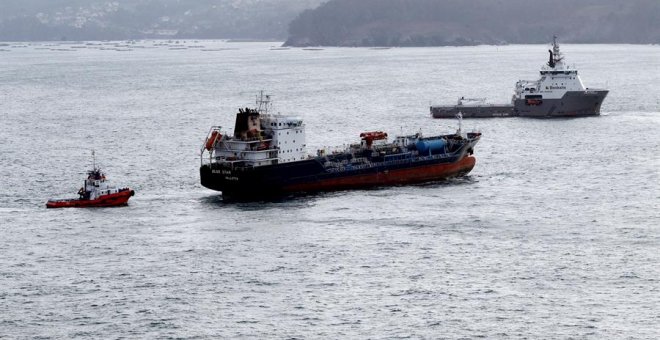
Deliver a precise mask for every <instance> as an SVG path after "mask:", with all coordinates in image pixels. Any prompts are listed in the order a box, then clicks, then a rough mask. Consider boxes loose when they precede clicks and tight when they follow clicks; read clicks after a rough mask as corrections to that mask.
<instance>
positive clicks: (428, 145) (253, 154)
mask: <svg viewBox="0 0 660 340" xmlns="http://www.w3.org/2000/svg"><path fill="white" fill-rule="evenodd" d="M269 107H270V97H269V96H263V95H261V96H258V99H257V107H256V108H255V109H251V108H245V109H239V112H238V113H237V115H236V123H235V127H234V131H233V133H231V134H228V133H227V132H225V131H224V130H223V129H222V128H221V127H219V126H214V127H212V128H211V129H210V131H209V133H208V134H207V136H206V138H205V140H204V144H203V145H202V148H201V166H200V176H201V184H202V185H203V186H205V187H207V188H209V189H213V190H217V191H221V192H222V195H223V197H225V198H239V199H245V198H247V199H250V198H261V197H268V196H277V195H282V194H287V193H311V192H321V191H333V190H345V189H355V188H367V187H374V186H385V185H399V184H411V183H421V182H427V181H434V180H440V179H444V178H449V177H454V176H460V175H464V174H467V173H468V172H470V171H471V170H472V168H473V167H474V164H475V158H474V157H473V156H471V155H472V153H473V151H474V146H475V145H476V143H477V142H478V141H479V139H480V138H481V133H478V132H470V133H464V132H462V129H461V128H459V130H458V131H457V132H456V133H453V134H447V135H437V136H431V137H424V136H423V135H422V134H421V133H415V134H411V135H404V136H398V137H395V138H394V140H393V141H389V140H388V138H389V137H388V134H387V133H385V132H382V131H370V132H363V133H362V134H360V140H359V142H357V143H353V144H350V145H349V146H348V147H346V148H344V149H339V150H336V151H327V150H317V152H316V155H307V153H306V140H305V125H304V123H303V121H302V119H301V118H299V117H295V116H285V115H280V114H270V113H269V112H268V108H269Z"/></svg>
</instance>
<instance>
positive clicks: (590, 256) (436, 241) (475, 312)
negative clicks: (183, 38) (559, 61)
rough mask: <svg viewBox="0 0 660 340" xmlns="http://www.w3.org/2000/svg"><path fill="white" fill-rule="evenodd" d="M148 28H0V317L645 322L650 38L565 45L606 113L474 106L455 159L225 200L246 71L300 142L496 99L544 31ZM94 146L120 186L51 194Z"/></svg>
mask: <svg viewBox="0 0 660 340" xmlns="http://www.w3.org/2000/svg"><path fill="white" fill-rule="evenodd" d="M98 44H101V43H98ZM160 44H163V42H138V43H136V44H134V45H131V46H130V47H122V46H120V47H117V46H113V45H111V44H110V43H105V45H97V43H94V44H93V45H84V44H78V45H70V44H45V43H44V44H13V43H9V44H7V45H8V46H5V47H0V49H2V50H5V51H2V52H0V122H1V124H0V155H1V157H0V189H1V190H0V338H7V339H14V338H19V339H20V338H41V339H114V338H177V339H179V338H182V339H188V338H190V339H215V338H257V339H263V338H282V339H294V338H308V339H319V338H332V339H337V338H342V339H343V338H374V339H380V338H413V339H418V338H428V339H436V338H447V339H459V338H465V339H467V338H489V339H492V338H530V339H539V338H559V339H567V338H575V339H656V338H658V336H659V334H660V133H659V131H660V85H659V84H660V46H634V45H563V46H562V50H563V52H564V53H565V55H566V58H567V61H568V62H569V64H575V65H576V66H577V67H578V68H579V70H580V75H581V77H582V79H583V81H584V82H585V84H586V85H587V86H588V87H589V86H590V87H599V86H600V87H604V86H607V87H608V88H609V89H610V91H611V92H610V94H609V96H608V97H607V99H606V100H605V102H604V104H603V107H602V110H603V112H602V113H603V115H602V116H600V117H592V118H581V119H556V120H534V119H524V118H505V119H483V120H466V121H465V127H466V128H467V129H469V130H471V129H478V130H480V131H481V132H482V133H483V138H482V141H481V142H480V144H479V145H477V148H476V150H475V156H476V157H477V165H476V167H475V168H474V170H473V171H472V173H471V174H470V175H469V176H468V177H466V178H463V179H456V180H451V181H447V182H442V183H434V184H427V185H419V186H402V187H393V188H381V189H374V190H363V191H347V192H335V193H328V194H319V195H313V196H305V197H296V198H292V199H288V200H282V201H277V202H255V203H238V204H236V203H233V204H232V203H224V202H222V200H221V199H220V196H219V193H217V192H213V191H210V190H207V189H205V188H203V187H201V186H200V184H199V174H198V167H199V162H200V160H199V149H200V147H201V145H202V142H203V139H204V137H205V135H206V133H207V131H208V129H209V127H210V126H211V125H223V126H226V127H227V128H228V129H229V130H231V129H232V128H233V119H234V114H235V112H236V109H237V108H238V107H245V106H251V105H252V104H253V102H254V96H255V94H256V93H257V92H258V91H259V90H265V91H266V92H268V93H270V94H272V95H273V96H274V97H273V98H274V100H275V105H274V109H275V111H278V112H282V113H286V114H295V115H299V116H301V117H303V118H304V120H305V122H306V124H307V145H308V148H309V149H308V151H309V152H310V153H313V152H314V150H316V149H317V148H319V147H323V146H333V145H341V144H343V143H349V142H353V141H355V140H357V138H358V134H359V132H361V131H365V130H385V131H389V132H390V134H397V133H399V132H401V131H403V132H411V131H412V132H415V131H418V130H419V129H422V130H423V131H424V132H428V133H438V132H450V131H453V130H454V129H455V128H456V123H455V122H454V121H451V120H433V119H431V118H430V116H429V113H428V106H429V103H454V102H455V101H456V99H457V98H458V97H460V96H469V97H487V98H489V99H490V100H491V101H493V102H506V101H508V100H509V99H510V96H511V94H512V92H513V86H514V83H515V82H516V81H517V80H518V79H521V78H523V79H525V78H527V79H536V78H537V75H538V69H539V68H540V66H541V65H542V64H543V63H544V62H545V61H546V60H545V59H546V57H547V51H546V50H547V46H543V45H530V46H479V47H460V48H455V47H446V48H405V49H404V48H401V49H386V50H372V49H364V48H328V49H323V50H317V51H311V50H302V49H289V50H271V45H273V44H272V43H226V42H211V41H199V42H191V41H188V42H185V43H184V42H180V44H179V45H178V46H192V45H195V46H200V45H204V46H205V48H201V47H190V48H186V49H183V48H181V49H179V48H177V49H172V46H162V45H161V46H159V45H160ZM23 46H24V47H23ZM83 47H84V48H83ZM92 149H94V150H96V154H97V162H98V163H100V165H101V166H102V167H103V169H104V170H105V171H106V172H107V175H108V177H109V179H110V180H111V181H112V182H113V183H115V184H117V185H120V186H130V187H132V188H134V189H135V190H136V192H137V194H136V196H135V197H133V198H132V199H131V201H130V205H129V206H127V207H124V208H113V209H82V210H81V209H64V210H47V209H45V202H46V201H47V200H48V199H49V198H59V197H67V196H68V197H73V196H75V192H76V191H77V189H78V188H79V187H80V185H81V183H82V180H83V177H84V172H85V170H86V169H87V168H89V167H90V166H91V157H90V150H92Z"/></svg>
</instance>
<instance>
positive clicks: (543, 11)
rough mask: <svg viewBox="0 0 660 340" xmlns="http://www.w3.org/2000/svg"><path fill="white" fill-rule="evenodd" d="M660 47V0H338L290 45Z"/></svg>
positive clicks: (294, 31) (302, 20)
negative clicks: (555, 41) (553, 41)
mask: <svg viewBox="0 0 660 340" xmlns="http://www.w3.org/2000/svg"><path fill="white" fill-rule="evenodd" d="M552 35H558V36H560V37H561V40H562V42H572V43H632V44H646V43H660V0H625V1H621V0H360V1H355V0H331V1H329V2H327V3H325V4H323V5H321V6H320V7H318V8H317V9H314V10H306V11H304V12H303V13H301V14H300V15H299V16H298V17H297V18H296V19H295V20H293V22H292V23H291V25H290V28H289V38H288V40H287V42H286V45H290V46H320V45H323V46H442V45H476V44H502V43H523V44H524V43H546V42H548V40H549V39H550V38H551V37H552Z"/></svg>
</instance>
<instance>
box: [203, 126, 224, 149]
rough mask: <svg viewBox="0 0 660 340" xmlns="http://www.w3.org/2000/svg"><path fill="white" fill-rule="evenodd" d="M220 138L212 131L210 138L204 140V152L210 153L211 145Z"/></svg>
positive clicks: (217, 133) (220, 136)
mask: <svg viewBox="0 0 660 340" xmlns="http://www.w3.org/2000/svg"><path fill="white" fill-rule="evenodd" d="M220 138H222V135H221V134H220V133H219V132H218V131H213V132H212V133H211V136H210V137H209V138H208V139H207V140H206V150H208V151H210V150H211V149H213V145H215V142H216V141H217V140H218V139H220Z"/></svg>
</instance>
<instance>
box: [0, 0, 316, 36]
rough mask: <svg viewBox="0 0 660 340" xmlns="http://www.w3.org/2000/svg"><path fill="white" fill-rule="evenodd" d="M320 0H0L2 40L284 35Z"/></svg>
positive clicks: (0, 31) (0, 34)
mask: <svg viewBox="0 0 660 340" xmlns="http://www.w3.org/2000/svg"><path fill="white" fill-rule="evenodd" d="M320 3H321V0H1V1H0V41H2V40H5V41H7V40H9V41H11V40H102V39H139V38H171V37H172V38H248V39H284V38H286V35H287V29H288V25H289V22H290V21H291V20H292V19H293V18H295V17H296V16H297V15H298V14H299V13H300V12H301V11H303V10H304V9H307V8H313V7H315V6H317V5H318V4H320Z"/></svg>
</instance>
